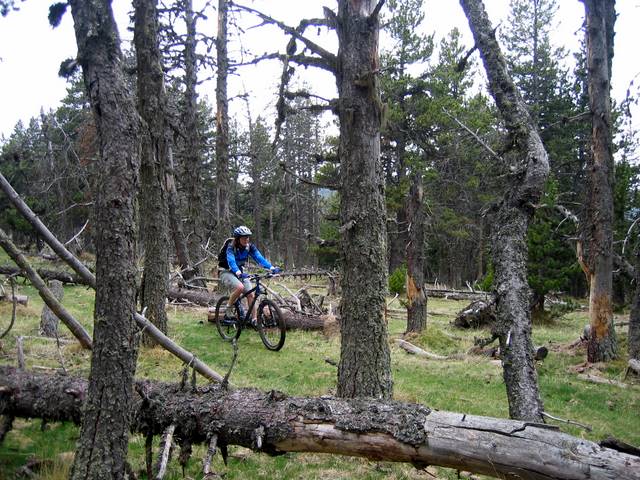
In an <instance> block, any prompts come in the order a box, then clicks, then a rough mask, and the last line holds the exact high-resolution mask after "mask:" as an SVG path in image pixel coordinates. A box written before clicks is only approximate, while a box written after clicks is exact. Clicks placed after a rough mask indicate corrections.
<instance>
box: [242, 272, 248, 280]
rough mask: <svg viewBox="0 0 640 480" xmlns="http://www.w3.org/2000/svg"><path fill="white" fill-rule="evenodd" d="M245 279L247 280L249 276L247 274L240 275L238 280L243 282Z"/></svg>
mask: <svg viewBox="0 0 640 480" xmlns="http://www.w3.org/2000/svg"><path fill="white" fill-rule="evenodd" d="M247 278H249V274H248V273H241V274H240V280H245V279H247Z"/></svg>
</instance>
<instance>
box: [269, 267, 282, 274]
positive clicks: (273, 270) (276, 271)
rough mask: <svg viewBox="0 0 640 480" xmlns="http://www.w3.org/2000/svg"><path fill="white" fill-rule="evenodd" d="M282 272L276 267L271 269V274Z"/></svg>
mask: <svg viewBox="0 0 640 480" xmlns="http://www.w3.org/2000/svg"><path fill="white" fill-rule="evenodd" d="M280 272H282V269H281V268H278V267H271V273H280Z"/></svg>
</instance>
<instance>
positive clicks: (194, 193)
mask: <svg viewBox="0 0 640 480" xmlns="http://www.w3.org/2000/svg"><path fill="white" fill-rule="evenodd" d="M184 9H185V10H184V15H185V27H186V29H187V36H186V40H185V43H184V83H185V91H184V106H185V107H184V112H183V124H184V136H185V148H184V158H183V169H182V172H183V173H182V177H183V184H184V187H185V190H186V197H187V198H186V205H187V211H186V221H185V227H186V240H187V247H188V248H189V257H190V259H191V262H192V264H191V270H192V274H193V275H195V276H198V277H200V276H202V275H201V273H200V270H201V269H200V267H194V266H193V265H194V263H195V262H197V261H198V259H199V258H201V257H202V256H203V252H202V245H204V241H203V240H204V227H203V220H202V211H203V208H202V206H203V203H202V193H201V189H202V185H201V180H200V178H201V171H202V154H201V138H200V137H201V135H200V128H199V126H198V94H197V92H196V85H197V84H198V65H197V57H196V44H197V40H196V22H197V16H196V15H194V12H193V2H192V0H186V1H185V2H184ZM191 277H192V275H191V273H190V275H189V278H191ZM195 285H197V286H199V287H206V284H205V282H204V280H195Z"/></svg>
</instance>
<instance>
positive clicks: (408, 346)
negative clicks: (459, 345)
mask: <svg viewBox="0 0 640 480" xmlns="http://www.w3.org/2000/svg"><path fill="white" fill-rule="evenodd" d="M396 343H397V344H398V346H399V347H400V348H402V349H403V350H405V351H406V352H407V353H411V354H413V355H418V356H419V357H426V358H429V359H431V360H448V359H449V357H444V356H442V355H437V354H435V353H431V352H427V351H426V350H423V349H422V348H420V347H417V346H415V345H414V344H413V343H409V342H407V341H406V340H402V339H401V338H396Z"/></svg>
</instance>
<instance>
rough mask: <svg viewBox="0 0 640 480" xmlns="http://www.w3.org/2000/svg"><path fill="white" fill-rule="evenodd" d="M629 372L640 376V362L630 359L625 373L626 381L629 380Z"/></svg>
mask: <svg viewBox="0 0 640 480" xmlns="http://www.w3.org/2000/svg"><path fill="white" fill-rule="evenodd" d="M629 372H635V374H636V375H640V360H636V359H634V358H630V359H629V362H627V368H626V370H625V372H624V379H625V380H626V379H627V376H628V375H629Z"/></svg>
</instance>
